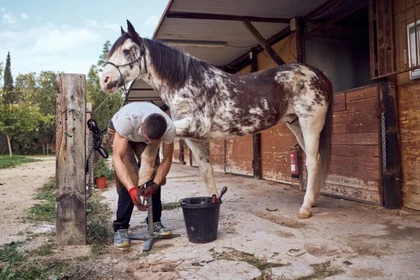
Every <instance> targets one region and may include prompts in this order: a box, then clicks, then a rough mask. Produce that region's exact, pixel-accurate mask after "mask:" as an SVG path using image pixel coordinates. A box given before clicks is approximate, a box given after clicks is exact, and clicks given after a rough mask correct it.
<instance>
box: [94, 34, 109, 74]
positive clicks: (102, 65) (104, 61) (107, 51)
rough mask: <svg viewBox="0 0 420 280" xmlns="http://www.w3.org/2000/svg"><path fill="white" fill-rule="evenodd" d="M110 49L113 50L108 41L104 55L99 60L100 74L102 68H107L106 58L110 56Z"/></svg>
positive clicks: (104, 48) (103, 51)
mask: <svg viewBox="0 0 420 280" xmlns="http://www.w3.org/2000/svg"><path fill="white" fill-rule="evenodd" d="M110 49H111V42H109V41H106V42H105V44H104V46H103V48H102V54H101V55H100V56H99V60H98V68H97V70H98V71H99V72H102V68H103V67H105V64H106V57H107V56H108V53H109V50H110Z"/></svg>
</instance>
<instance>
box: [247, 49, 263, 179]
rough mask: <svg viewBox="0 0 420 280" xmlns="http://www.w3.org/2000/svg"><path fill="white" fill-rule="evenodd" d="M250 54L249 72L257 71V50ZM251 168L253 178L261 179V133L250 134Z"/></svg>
mask: <svg viewBox="0 0 420 280" xmlns="http://www.w3.org/2000/svg"><path fill="white" fill-rule="evenodd" d="M250 56H251V71H250V72H251V73H252V72H257V71H258V59H257V52H256V50H255V49H253V50H252V51H251V52H250ZM252 169H253V173H254V174H253V175H254V178H255V179H261V177H262V170H261V133H256V134H253V135H252Z"/></svg>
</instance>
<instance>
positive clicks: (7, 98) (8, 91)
mask: <svg viewBox="0 0 420 280" xmlns="http://www.w3.org/2000/svg"><path fill="white" fill-rule="evenodd" d="M11 67H12V62H11V58H10V52H8V53H7V58H6V66H5V68H4V76H3V82H4V84H3V93H2V96H3V102H4V104H12V103H13V101H14V99H15V98H14V95H15V93H14V91H13V76H12V69H11Z"/></svg>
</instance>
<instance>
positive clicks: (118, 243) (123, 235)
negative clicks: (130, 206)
mask: <svg viewBox="0 0 420 280" xmlns="http://www.w3.org/2000/svg"><path fill="white" fill-rule="evenodd" d="M114 245H115V247H118V248H127V247H129V246H130V238H128V229H119V230H117V231H116V232H115V233H114Z"/></svg>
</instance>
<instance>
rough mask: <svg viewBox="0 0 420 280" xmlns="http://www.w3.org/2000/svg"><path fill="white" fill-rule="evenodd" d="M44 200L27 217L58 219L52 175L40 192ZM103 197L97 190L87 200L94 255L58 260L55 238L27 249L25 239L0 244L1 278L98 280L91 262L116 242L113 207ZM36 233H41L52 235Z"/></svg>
mask: <svg viewBox="0 0 420 280" xmlns="http://www.w3.org/2000/svg"><path fill="white" fill-rule="evenodd" d="M35 199H38V200H40V203H38V204H37V205H34V206H32V207H31V208H30V210H29V213H28V215H27V219H28V220H31V221H36V222H52V223H53V222H55V217H56V211H55V180H54V178H50V179H49V180H48V181H47V182H46V183H45V184H44V185H43V186H42V187H41V188H40V189H39V190H38V191H37V193H36V195H35ZM101 199H103V197H102V196H101V194H100V193H99V192H94V193H93V195H92V196H91V197H90V198H89V199H88V200H87V210H88V211H87V213H88V215H87V232H88V240H89V243H90V244H91V254H90V257H87V256H83V257H81V258H80V259H67V260H62V259H57V258H56V257H55V256H54V250H55V248H56V245H55V243H54V242H53V241H51V240H50V241H49V242H46V243H45V244H43V245H42V246H40V247H38V248H36V249H33V250H31V251H24V250H22V249H21V248H19V247H20V246H22V244H23V243H22V242H12V243H9V244H6V245H4V246H2V247H0V279H2V280H3V279H4V280H9V279H21V280H32V279H75V280H77V279H94V276H95V268H94V267H93V266H92V264H91V263H90V262H92V259H95V258H96V257H97V256H99V255H102V254H104V253H107V250H108V246H107V245H109V244H110V243H111V241H112V236H113V234H112V228H111V223H110V220H111V215H112V213H111V210H110V209H109V207H108V205H107V204H105V203H101ZM50 234H51V233H46V234H34V236H35V237H36V236H38V235H45V236H47V235H50Z"/></svg>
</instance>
